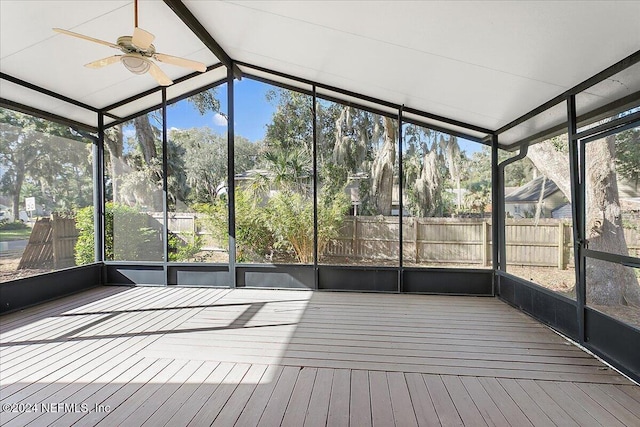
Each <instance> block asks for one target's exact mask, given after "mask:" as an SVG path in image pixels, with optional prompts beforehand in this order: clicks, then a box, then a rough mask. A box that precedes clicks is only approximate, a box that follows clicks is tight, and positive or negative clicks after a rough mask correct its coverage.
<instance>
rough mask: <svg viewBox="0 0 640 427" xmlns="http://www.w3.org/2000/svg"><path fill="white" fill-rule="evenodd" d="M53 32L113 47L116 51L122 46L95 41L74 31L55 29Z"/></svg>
mask: <svg viewBox="0 0 640 427" xmlns="http://www.w3.org/2000/svg"><path fill="white" fill-rule="evenodd" d="M53 31H55V32H56V33H60V34H66V35H68V36H72V37H77V38H79V39H84V40H88V41H90V42H94V43H98V44H103V45H105V46H109V47H112V48H114V49H118V50H120V46H118V45H117V44H114V43H110V42H106V41H104V40H99V39H94V38H93V37H89V36H85V35H83V34H78V33H74V32H73V31H68V30H63V29H62V28H54V29H53Z"/></svg>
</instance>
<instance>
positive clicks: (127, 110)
mask: <svg viewBox="0 0 640 427" xmlns="http://www.w3.org/2000/svg"><path fill="white" fill-rule="evenodd" d="M160 104H162V92H160V91H158V92H154V93H152V94H150V95H147V96H143V97H140V98H138V99H136V100H135V101H131V102H129V103H127V104H125V105H122V106H120V107H117V108H114V109H112V110H109V113H111V114H114V115H116V116H118V117H119V118H121V119H123V118H125V117H129V116H131V115H134V114H136V113H138V112H139V111H144V110H147V109H149V108H153V107H156V106H158V105H160Z"/></svg>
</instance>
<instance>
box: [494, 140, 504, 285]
mask: <svg viewBox="0 0 640 427" xmlns="http://www.w3.org/2000/svg"><path fill="white" fill-rule="evenodd" d="M501 175H502V174H501V173H500V168H499V167H498V135H496V134H495V133H494V134H493V135H491V242H492V244H491V254H492V257H491V258H492V259H491V266H492V268H493V271H494V275H493V292H492V293H493V295H496V293H498V292H499V287H498V286H497V285H498V284H497V283H496V280H499V279H498V278H497V274H496V271H497V270H498V269H500V270H503V267H502V262H501V259H500V254H501V251H500V247H501V246H504V244H505V242H503V241H502V239H501V237H502V232H501V230H503V228H502V227H503V226H502V220H501V216H503V215H502V212H503V210H504V204H503V203H502V198H501V197H500V195H501V194H502V192H503V191H504V190H503V189H502V188H503V186H502V176H501Z"/></svg>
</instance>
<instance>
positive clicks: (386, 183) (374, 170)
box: [371, 117, 396, 215]
mask: <svg viewBox="0 0 640 427" xmlns="http://www.w3.org/2000/svg"><path fill="white" fill-rule="evenodd" d="M395 128H396V126H395V124H394V123H393V119H390V118H388V117H385V118H384V143H383V145H382V148H381V149H380V150H379V151H378V152H377V153H376V158H375V159H374V161H373V165H372V167H371V180H372V185H371V194H372V198H373V200H374V202H375V207H376V212H377V213H378V214H379V215H391V206H392V203H393V200H392V199H393V165H394V163H395V161H396V148H395V135H396V129H395Z"/></svg>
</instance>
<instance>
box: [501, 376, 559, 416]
mask: <svg viewBox="0 0 640 427" xmlns="http://www.w3.org/2000/svg"><path fill="white" fill-rule="evenodd" d="M498 382H499V383H500V385H501V386H502V388H504V389H505V391H506V392H507V393H508V394H509V396H510V397H511V399H513V401H514V402H515V403H516V405H518V407H519V408H520V410H521V411H522V412H524V414H525V415H526V417H527V418H528V419H529V421H531V423H532V424H533V425H535V426H549V427H553V426H555V424H554V423H553V421H551V419H550V418H549V417H548V416H547V414H545V413H544V411H543V410H542V409H540V407H539V406H538V405H537V404H536V402H535V401H534V400H533V399H532V398H531V397H530V396H529V395H528V394H527V393H526V392H525V391H524V390H523V389H522V387H520V385H519V384H518V383H517V382H516V380H513V379H509V378H499V379H498Z"/></svg>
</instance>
